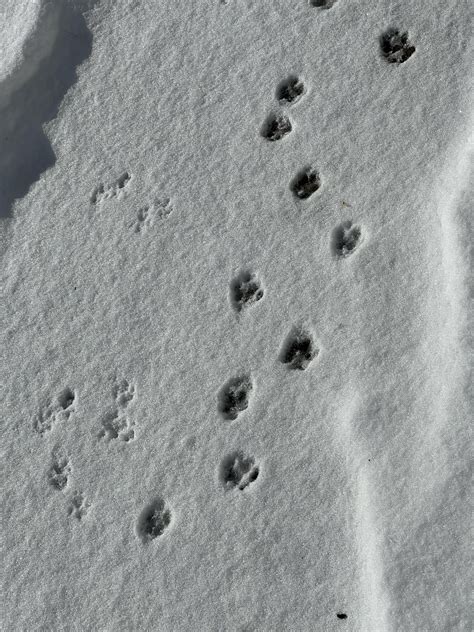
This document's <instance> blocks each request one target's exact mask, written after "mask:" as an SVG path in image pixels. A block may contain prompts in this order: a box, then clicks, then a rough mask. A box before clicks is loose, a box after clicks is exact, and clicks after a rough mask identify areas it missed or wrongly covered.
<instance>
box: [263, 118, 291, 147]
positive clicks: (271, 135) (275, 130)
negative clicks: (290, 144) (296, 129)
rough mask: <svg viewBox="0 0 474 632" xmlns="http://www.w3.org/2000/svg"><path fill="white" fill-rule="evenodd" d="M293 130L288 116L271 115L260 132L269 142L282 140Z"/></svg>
mask: <svg viewBox="0 0 474 632" xmlns="http://www.w3.org/2000/svg"><path fill="white" fill-rule="evenodd" d="M292 129H293V127H292V125H291V121H290V119H289V117H288V116H286V114H270V116H268V118H267V120H266V121H265V123H264V124H263V127H262V129H261V130H260V133H261V135H262V136H263V138H266V139H267V140H269V141H276V140H281V139H282V138H284V137H285V136H286V135H287V134H289V133H290V132H291V130H292Z"/></svg>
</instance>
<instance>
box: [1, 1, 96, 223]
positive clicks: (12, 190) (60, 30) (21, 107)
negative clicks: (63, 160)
mask: <svg viewBox="0 0 474 632" xmlns="http://www.w3.org/2000/svg"><path fill="white" fill-rule="evenodd" d="M54 10H56V11H58V12H59V16H58V20H57V21H56V22H55V26H54V28H52V29H51V38H54V40H55V41H54V44H53V46H52V49H51V51H50V53H49V54H48V55H47V56H46V57H45V58H44V59H43V60H42V61H41V62H40V64H39V66H38V68H37V69H36V72H34V74H33V76H31V77H29V78H28V79H27V80H26V81H25V83H23V84H22V85H20V86H18V88H17V89H13V90H12V93H11V94H10V95H8V94H5V93H4V94H3V95H2V104H1V106H0V146H1V151H0V218H6V217H10V216H11V214H12V211H11V209H12V205H13V202H14V201H15V200H17V199H20V198H22V197H23V196H25V195H26V194H27V193H28V190H29V189H30V187H31V185H32V184H33V183H34V182H36V181H37V180H38V179H39V177H40V175H41V174H42V173H43V172H44V171H45V170H46V169H48V168H50V167H51V166H53V165H54V163H55V162H56V156H55V153H54V151H53V148H52V147H51V143H50V142H49V140H48V138H47V136H46V135H45V133H44V131H43V125H44V124H45V123H47V122H48V121H51V120H52V119H54V118H55V117H56V116H57V113H58V110H59V106H60V104H61V101H62V100H63V98H64V96H65V94H66V93H67V91H68V90H69V88H70V87H71V86H72V85H73V84H74V83H75V82H76V81H77V73H76V70H77V68H78V66H79V65H80V64H81V63H82V62H83V61H84V60H85V59H87V57H89V55H90V54H91V51H92V34H91V32H90V31H89V29H88V28H87V25H86V22H85V20H84V17H83V15H82V13H80V12H79V11H78V10H77V9H74V8H72V7H70V6H68V5H65V4H64V3H59V2H58V3H57V5H56V6H55V9H54ZM35 35H36V33H33V35H32V37H31V40H30V41H29V42H28V44H27V47H28V54H27V55H25V59H26V60H27V62H26V63H31V60H34V58H35V55H34V47H35ZM20 71H21V68H20ZM9 79H13V81H14V79H15V77H13V78H9ZM6 83H7V81H5V82H4V84H6ZM8 83H9V84H10V89H11V84H12V81H11V80H10V81H9V82H8ZM3 87H4V89H5V85H4V86H3ZM1 89H2V86H0V91H1ZM6 90H7V89H6Z"/></svg>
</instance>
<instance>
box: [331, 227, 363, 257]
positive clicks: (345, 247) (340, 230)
mask: <svg viewBox="0 0 474 632" xmlns="http://www.w3.org/2000/svg"><path fill="white" fill-rule="evenodd" d="M361 243H362V229H361V227H360V226H358V225H357V224H353V223H352V222H351V221H347V222H342V223H341V224H339V226H336V228H335V229H334V230H333V232H332V237H331V249H332V252H333V254H334V255H335V256H336V257H348V256H349V255H351V254H352V253H353V252H354V251H355V250H356V249H357V248H358V247H359V246H360V244H361Z"/></svg>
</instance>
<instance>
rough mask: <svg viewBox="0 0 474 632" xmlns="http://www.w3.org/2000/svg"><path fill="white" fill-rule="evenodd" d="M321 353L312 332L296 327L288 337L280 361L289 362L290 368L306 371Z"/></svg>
mask: <svg viewBox="0 0 474 632" xmlns="http://www.w3.org/2000/svg"><path fill="white" fill-rule="evenodd" d="M318 354H319V349H318V347H317V346H316V344H315V342H314V339H313V336H312V334H311V333H310V332H309V331H307V330H305V329H302V328H300V327H295V328H294V329H293V330H292V331H291V332H290V334H289V336H288V337H287V339H286V341H285V343H284V345H283V348H282V351H281V353H280V361H281V362H282V363H283V364H288V367H289V368H290V369H295V370H299V371H304V370H305V369H307V368H308V366H309V365H310V364H311V362H312V361H313V360H314V358H316V357H317V355H318Z"/></svg>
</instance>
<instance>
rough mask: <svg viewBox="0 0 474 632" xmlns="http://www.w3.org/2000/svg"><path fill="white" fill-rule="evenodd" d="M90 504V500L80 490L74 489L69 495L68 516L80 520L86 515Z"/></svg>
mask: <svg viewBox="0 0 474 632" xmlns="http://www.w3.org/2000/svg"><path fill="white" fill-rule="evenodd" d="M90 506H91V505H90V502H89V501H88V500H87V498H86V497H85V496H84V494H83V493H82V492H78V491H75V492H73V494H72V496H71V499H70V502H69V507H68V510H67V513H68V515H69V516H73V518H76V519H77V520H79V521H80V520H82V519H83V518H84V516H86V515H87V513H88V511H89V508H90Z"/></svg>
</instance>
